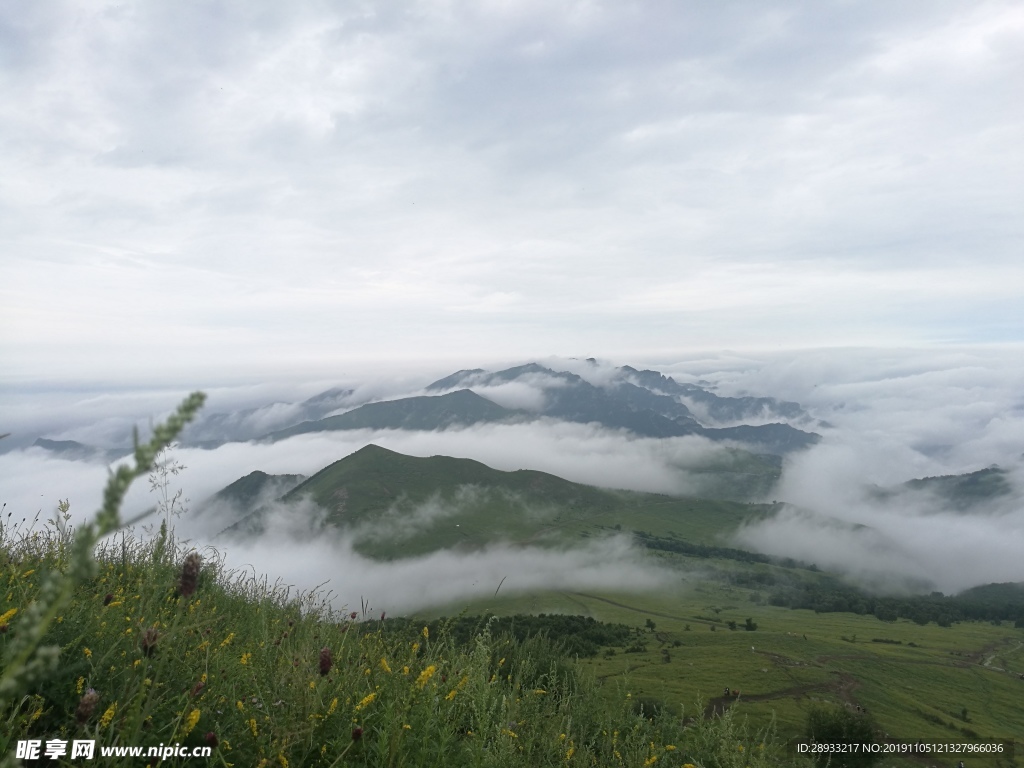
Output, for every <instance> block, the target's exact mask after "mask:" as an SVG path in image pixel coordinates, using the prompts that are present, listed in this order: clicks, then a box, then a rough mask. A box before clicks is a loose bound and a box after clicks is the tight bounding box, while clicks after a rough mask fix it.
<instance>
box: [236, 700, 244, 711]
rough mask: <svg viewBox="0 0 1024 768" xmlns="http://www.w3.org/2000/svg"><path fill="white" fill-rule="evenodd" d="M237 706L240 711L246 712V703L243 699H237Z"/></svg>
mask: <svg viewBox="0 0 1024 768" xmlns="http://www.w3.org/2000/svg"><path fill="white" fill-rule="evenodd" d="M235 706H236V707H238V711H239V712H245V704H243V703H242V702H241V701H236V702H235Z"/></svg>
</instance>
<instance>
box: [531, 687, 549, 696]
mask: <svg viewBox="0 0 1024 768" xmlns="http://www.w3.org/2000/svg"><path fill="white" fill-rule="evenodd" d="M533 692H534V694H536V695H537V696H544V695H545V694H546V693H547V691H545V690H544V689H543V688H534V689H533Z"/></svg>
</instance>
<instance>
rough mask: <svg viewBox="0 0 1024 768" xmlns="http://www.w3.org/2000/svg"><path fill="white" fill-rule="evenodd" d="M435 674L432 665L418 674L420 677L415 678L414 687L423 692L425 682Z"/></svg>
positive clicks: (435, 670) (435, 668)
mask: <svg viewBox="0 0 1024 768" xmlns="http://www.w3.org/2000/svg"><path fill="white" fill-rule="evenodd" d="M435 672H437V667H435V666H434V665H433V664H431V665H430V666H429V667H427V668H426V669H424V670H423V671H422V672H420V676H419V677H417V678H416V687H417V688H419V689H420V690H423V686H425V685H426V684H427V681H429V680H430V678H432V677H433V676H434V673H435Z"/></svg>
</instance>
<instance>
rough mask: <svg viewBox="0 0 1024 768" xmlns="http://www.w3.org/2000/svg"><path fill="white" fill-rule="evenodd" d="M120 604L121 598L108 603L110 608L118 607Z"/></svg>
mask: <svg viewBox="0 0 1024 768" xmlns="http://www.w3.org/2000/svg"><path fill="white" fill-rule="evenodd" d="M119 605H121V601H120V600H115V601H114V602H112V603H106V606H107V607H108V608H117V606H119Z"/></svg>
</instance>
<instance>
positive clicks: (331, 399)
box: [179, 387, 355, 448]
mask: <svg viewBox="0 0 1024 768" xmlns="http://www.w3.org/2000/svg"><path fill="white" fill-rule="evenodd" d="M354 397H355V392H354V390H352V389H348V388H345V387H334V388H332V389H328V390H325V391H323V392H320V393H319V394H316V395H314V396H313V397H310V398H309V399H307V400H304V401H302V402H300V403H283V402H276V403H269V404H267V405H263V406H260V407H259V408H245V409H242V410H238V411H227V412H210V413H204V412H200V414H199V416H198V417H197V418H196V420H195V421H194V422H192V423H191V424H189V425H188V426H186V427H185V429H184V431H183V432H182V435H181V439H180V440H179V442H180V443H181V444H182V445H185V446H191V447H197V448H216V447H217V446H219V445H223V444H224V443H230V442H240V441H245V440H254V439H256V438H260V437H263V436H264V435H266V434H267V432H268V431H271V430H275V429H283V428H285V427H288V426H291V425H293V424H297V423H299V422H302V421H311V420H316V419H322V418H324V417H325V416H328V415H330V414H331V413H332V412H334V411H337V410H340V409H342V408H348V407H351V406H352V405H353V404H354Z"/></svg>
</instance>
